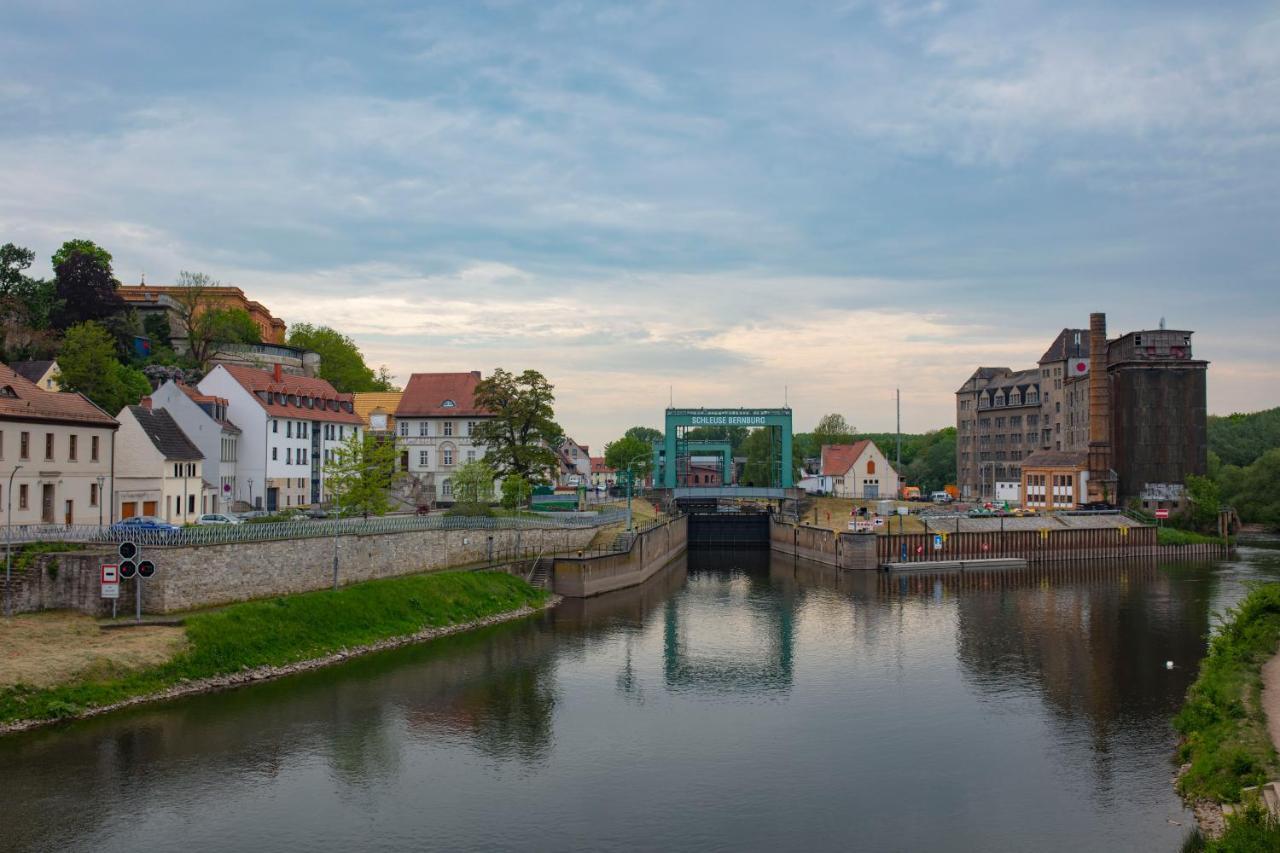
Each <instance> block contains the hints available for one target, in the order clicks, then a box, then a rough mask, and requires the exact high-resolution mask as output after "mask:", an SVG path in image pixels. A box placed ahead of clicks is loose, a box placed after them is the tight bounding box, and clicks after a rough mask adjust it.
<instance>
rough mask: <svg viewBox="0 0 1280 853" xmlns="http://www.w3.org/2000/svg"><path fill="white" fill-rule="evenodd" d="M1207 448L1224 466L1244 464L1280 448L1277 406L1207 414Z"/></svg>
mask: <svg viewBox="0 0 1280 853" xmlns="http://www.w3.org/2000/svg"><path fill="white" fill-rule="evenodd" d="M1206 425H1207V427H1208V431H1209V450H1210V451H1211V452H1213V453H1215V454H1217V456H1218V458H1220V459H1221V460H1222V461H1223V462H1224V463H1225V464H1227V465H1238V466H1240V467H1244V466H1246V465H1249V464H1251V463H1252V462H1253V461H1254V460H1255V459H1257V458H1258V457H1260V456H1261V455H1262V454H1264V453H1266V452H1267V451H1268V450H1270V449H1272V448H1273V447H1280V407H1277V408H1274V409H1265V410H1263V411H1260V412H1251V413H1249V414H1239V413H1237V414H1234V415H1226V416H1220V415H1210V416H1209V418H1208V420H1207V424H1206Z"/></svg>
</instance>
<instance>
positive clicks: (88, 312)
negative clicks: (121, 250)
mask: <svg viewBox="0 0 1280 853" xmlns="http://www.w3.org/2000/svg"><path fill="white" fill-rule="evenodd" d="M53 276H54V285H55V294H56V298H57V299H58V300H59V303H60V304H59V305H58V306H57V308H56V311H55V313H54V316H53V324H54V325H55V326H56V327H57V328H59V329H66V328H69V327H71V326H74V325H76V324H78V323H84V322H87V321H91V320H92V321H99V322H101V321H104V320H106V319H107V318H109V317H111V316H112V315H114V314H117V313H119V312H121V311H123V310H124V300H122V299H121V298H120V295H119V294H118V293H116V289H117V288H118V287H119V286H120V282H118V281H116V277H115V275H114V274H113V273H112V272H111V255H110V253H108V252H107V251H106V250H105V249H102V248H100V247H98V246H96V245H94V244H93V243H92V242H90V241H89V240H68V241H67V242H65V243H63V244H62V248H60V249H58V251H57V252H55V253H54V255H53Z"/></svg>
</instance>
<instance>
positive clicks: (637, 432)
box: [622, 426, 662, 444]
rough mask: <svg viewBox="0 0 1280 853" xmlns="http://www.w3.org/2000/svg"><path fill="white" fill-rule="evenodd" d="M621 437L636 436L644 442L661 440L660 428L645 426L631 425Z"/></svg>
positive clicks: (649, 442)
mask: <svg viewBox="0 0 1280 853" xmlns="http://www.w3.org/2000/svg"><path fill="white" fill-rule="evenodd" d="M622 437H623V438H638V439H640V440H641V441H643V442H645V443H646V444H655V443H657V442H659V441H662V430H660V429H654V428H653V427H647V426H633V427H632V428H631V429H629V430H627V431H626V432H624V433H623V434H622Z"/></svg>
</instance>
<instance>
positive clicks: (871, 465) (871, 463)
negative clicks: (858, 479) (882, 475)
mask: <svg viewBox="0 0 1280 853" xmlns="http://www.w3.org/2000/svg"><path fill="white" fill-rule="evenodd" d="M875 472H876V460H874V459H868V460H867V473H868V474H874V473H875Z"/></svg>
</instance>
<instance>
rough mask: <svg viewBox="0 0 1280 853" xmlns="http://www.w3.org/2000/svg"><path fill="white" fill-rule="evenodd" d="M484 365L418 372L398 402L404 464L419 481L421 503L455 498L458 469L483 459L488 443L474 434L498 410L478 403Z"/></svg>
mask: <svg viewBox="0 0 1280 853" xmlns="http://www.w3.org/2000/svg"><path fill="white" fill-rule="evenodd" d="M479 382H480V371H478V370H474V371H472V372H470V373H415V374H413V375H412V376H410V377H409V382H408V384H407V385H405V389H404V396H403V397H401V399H400V405H399V406H398V407H397V408H396V414H395V422H396V447H397V449H398V450H399V451H400V468H401V470H403V471H406V472H407V473H408V476H409V477H410V478H411V479H412V480H413V481H414V483H413V484H412V489H411V490H412V491H413V493H414V494H415V495H416V496H417V499H418V501H419V502H420V503H427V504H429V503H435V502H436V501H439V502H442V503H452V502H453V486H452V484H451V480H452V475H453V473H454V472H455V471H457V470H458V468H459V467H460V466H462V465H465V464H466V463H468V462H473V461H475V460H478V459H483V458H484V454H485V450H486V447H485V446H484V445H483V444H480V443H479V442H476V441H474V440H473V433H474V432H475V429H476V426H477V425H479V424H480V423H481V422H482V421H484V420H487V419H489V418H492V417H493V415H492V413H490V412H487V411H485V410H483V409H480V408H479V407H477V406H476V402H475V390H476V385H478V384H479Z"/></svg>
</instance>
